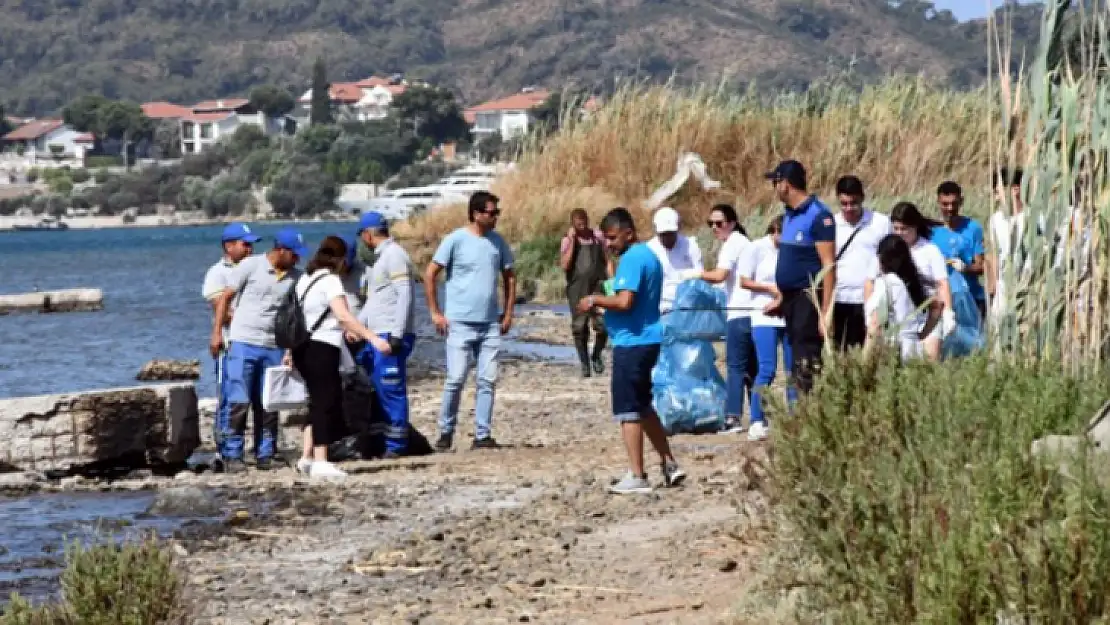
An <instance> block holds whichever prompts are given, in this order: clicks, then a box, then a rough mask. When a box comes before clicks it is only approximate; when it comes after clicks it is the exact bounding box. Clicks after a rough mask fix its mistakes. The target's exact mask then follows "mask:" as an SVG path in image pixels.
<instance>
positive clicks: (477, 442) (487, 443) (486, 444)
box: [470, 436, 501, 449]
mask: <svg viewBox="0 0 1110 625" xmlns="http://www.w3.org/2000/svg"><path fill="white" fill-rule="evenodd" d="M499 447H501V445H498V444H497V441H495V440H493V437H492V436H487V437H486V438H476V439H474V444H473V445H471V446H470V448H471V449H497V448H499Z"/></svg>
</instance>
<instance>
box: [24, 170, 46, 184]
mask: <svg viewBox="0 0 1110 625" xmlns="http://www.w3.org/2000/svg"><path fill="white" fill-rule="evenodd" d="M41 174H42V172H41V171H40V170H39V168H38V167H32V168H30V169H28V170H27V182H28V184H34V183H35V181H36V180H38V179H39V176H40V175H41Z"/></svg>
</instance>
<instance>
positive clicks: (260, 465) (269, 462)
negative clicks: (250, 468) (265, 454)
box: [254, 458, 274, 471]
mask: <svg viewBox="0 0 1110 625" xmlns="http://www.w3.org/2000/svg"><path fill="white" fill-rule="evenodd" d="M254 468H255V469H257V470H259V471H270V470H272V469H273V468H274V459H273V458H259V459H258V460H255V461H254Z"/></svg>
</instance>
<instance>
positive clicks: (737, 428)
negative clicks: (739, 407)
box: [720, 417, 744, 434]
mask: <svg viewBox="0 0 1110 625" xmlns="http://www.w3.org/2000/svg"><path fill="white" fill-rule="evenodd" d="M743 431H744V425H743V424H742V423H740V419H738V418H736V417H725V425H724V427H722V428H721V432H720V433H721V434H739V433H740V432H743Z"/></svg>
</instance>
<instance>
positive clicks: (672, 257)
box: [622, 233, 705, 312]
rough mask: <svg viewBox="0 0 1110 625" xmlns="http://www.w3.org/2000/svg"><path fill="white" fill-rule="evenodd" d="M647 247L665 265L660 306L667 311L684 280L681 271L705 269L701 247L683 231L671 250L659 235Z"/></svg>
mask: <svg viewBox="0 0 1110 625" xmlns="http://www.w3.org/2000/svg"><path fill="white" fill-rule="evenodd" d="M647 247H648V249H649V250H651V252H652V253H654V254H655V257H656V258H657V259H659V264H660V265H661V266H662V267H663V294H662V299H661V300H660V308H661V310H662V311H663V312H667V311H669V310H670V309H671V307H672V306H673V305H674V298H675V294H677V293H678V284H679V283H680V282H682V280H680V279H679V273H681V272H682V271H685V270H687V269H699V270H701V269H705V266H704V265H703V264H702V260H701V248H700V247H698V242H697V241H696V240H694V239H692V238H690V237H688V236H686V235H684V234H681V233H680V234H679V235H678V237H677V239H676V240H675V244H674V247H673V248H671V249H669V250H668V249H667V248H666V247H664V246H663V243H662V242H661V241H660V240H659V237H654V238H653V239H651V240H650V241H648V242H647ZM622 262H623V259H622Z"/></svg>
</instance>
